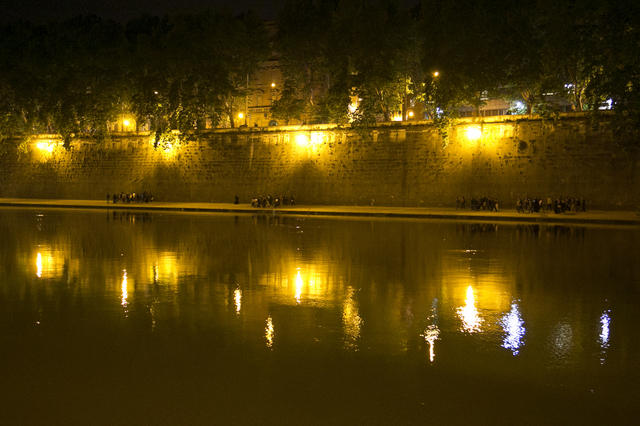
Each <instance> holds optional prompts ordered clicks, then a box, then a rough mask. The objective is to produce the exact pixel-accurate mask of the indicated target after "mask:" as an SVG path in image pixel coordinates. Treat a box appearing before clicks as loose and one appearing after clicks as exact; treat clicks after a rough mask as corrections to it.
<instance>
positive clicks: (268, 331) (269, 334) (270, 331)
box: [264, 316, 275, 348]
mask: <svg viewBox="0 0 640 426" xmlns="http://www.w3.org/2000/svg"><path fill="white" fill-rule="evenodd" d="M274 335H275V333H274V328H273V320H272V319H271V316H269V318H267V326H266V327H265V329H264V337H265V339H266V340H267V347H268V348H272V347H273V336H274Z"/></svg>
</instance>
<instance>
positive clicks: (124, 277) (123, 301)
mask: <svg viewBox="0 0 640 426" xmlns="http://www.w3.org/2000/svg"><path fill="white" fill-rule="evenodd" d="M127 287H128V282H127V270H126V269H124V270H123V271H122V283H121V284H120V291H121V293H122V295H121V297H120V304H121V305H122V307H125V308H126V307H127V305H128V304H129V302H128V301H127V299H128V298H129V291H128V289H127Z"/></svg>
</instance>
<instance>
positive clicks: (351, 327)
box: [342, 287, 362, 351]
mask: <svg viewBox="0 0 640 426" xmlns="http://www.w3.org/2000/svg"><path fill="white" fill-rule="evenodd" d="M354 296H355V290H354V289H353V288H352V287H348V288H347V295H346V297H345V300H344V304H343V306H342V323H343V327H344V346H345V348H346V349H350V350H354V351H357V350H358V340H359V339H360V329H361V328H362V318H361V317H360V314H359V313H358V305H357V302H356V300H355V297H354Z"/></svg>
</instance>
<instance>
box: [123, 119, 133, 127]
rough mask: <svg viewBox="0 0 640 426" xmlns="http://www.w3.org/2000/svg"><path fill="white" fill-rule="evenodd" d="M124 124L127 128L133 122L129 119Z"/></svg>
mask: <svg viewBox="0 0 640 426" xmlns="http://www.w3.org/2000/svg"><path fill="white" fill-rule="evenodd" d="M122 124H124V126H125V127H129V124H131V122H130V121H129V120H127V119H125V120H123V121H122Z"/></svg>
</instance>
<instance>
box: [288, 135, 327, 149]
mask: <svg viewBox="0 0 640 426" xmlns="http://www.w3.org/2000/svg"><path fill="white" fill-rule="evenodd" d="M324 137H325V133H324V132H310V133H308V134H307V133H296V135H295V136H294V141H295V143H296V145H298V146H299V147H300V148H314V147H316V146H317V145H320V144H321V143H322V141H323V140H324Z"/></svg>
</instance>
